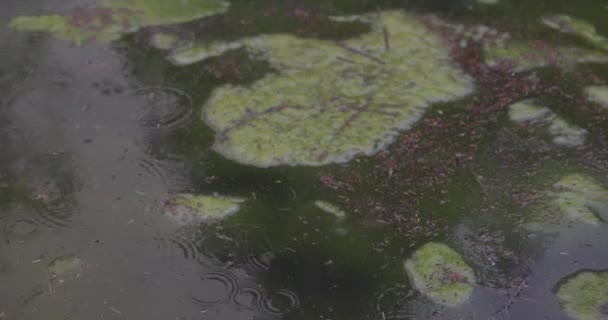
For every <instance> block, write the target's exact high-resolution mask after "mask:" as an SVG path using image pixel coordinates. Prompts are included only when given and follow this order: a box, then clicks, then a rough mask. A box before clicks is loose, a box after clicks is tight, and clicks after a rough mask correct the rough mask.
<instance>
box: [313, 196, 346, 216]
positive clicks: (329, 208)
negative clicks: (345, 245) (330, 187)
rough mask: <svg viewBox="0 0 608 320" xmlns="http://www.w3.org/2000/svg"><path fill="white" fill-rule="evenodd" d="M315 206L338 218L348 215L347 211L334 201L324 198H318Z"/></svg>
mask: <svg viewBox="0 0 608 320" xmlns="http://www.w3.org/2000/svg"><path fill="white" fill-rule="evenodd" d="M315 206H316V207H317V208H319V209H321V211H323V212H325V213H329V214H331V215H333V216H334V217H336V218H337V219H338V220H341V219H344V218H345V217H346V213H345V212H344V211H343V210H342V209H340V207H338V206H336V205H335V204H333V203H330V202H327V201H323V200H317V201H315Z"/></svg>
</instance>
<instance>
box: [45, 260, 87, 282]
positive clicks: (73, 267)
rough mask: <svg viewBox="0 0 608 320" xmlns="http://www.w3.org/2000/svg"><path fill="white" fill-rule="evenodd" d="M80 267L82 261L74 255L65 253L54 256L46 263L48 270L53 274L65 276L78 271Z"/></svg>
mask: <svg viewBox="0 0 608 320" xmlns="http://www.w3.org/2000/svg"><path fill="white" fill-rule="evenodd" d="M81 268H82V261H81V260H80V258H79V257H77V256H75V255H65V256H61V257H57V258H55V259H54V260H53V261H51V262H50V263H49V265H48V270H49V272H50V273H51V274H52V275H53V276H55V277H60V276H66V275H69V274H72V273H75V272H78V271H79V270H80V269H81Z"/></svg>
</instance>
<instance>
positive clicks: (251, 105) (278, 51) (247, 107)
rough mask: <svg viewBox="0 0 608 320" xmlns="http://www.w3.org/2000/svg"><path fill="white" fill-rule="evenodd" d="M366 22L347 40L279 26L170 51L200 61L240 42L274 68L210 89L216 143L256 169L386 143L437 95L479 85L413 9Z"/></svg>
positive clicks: (323, 160) (207, 114)
mask: <svg viewBox="0 0 608 320" xmlns="http://www.w3.org/2000/svg"><path fill="white" fill-rule="evenodd" d="M361 20H362V21H364V20H369V21H371V22H370V23H371V29H372V31H371V32H369V33H367V34H364V35H361V36H359V37H356V38H353V39H350V40H346V41H342V42H336V41H326V40H315V39H303V38H298V37H296V36H292V35H286V34H276V35H262V36H258V37H253V38H246V39H243V40H242V41H239V42H235V43H234V44H223V45H222V44H212V45H203V46H196V45H195V46H193V47H192V49H190V50H178V51H177V52H176V53H175V54H173V55H172V56H171V57H170V60H171V61H173V62H174V63H178V64H185V63H193V62H196V61H198V60H199V59H204V58H206V57H208V56H213V55H217V54H218V53H221V52H222V51H225V49H226V48H228V49H231V48H235V47H238V46H241V45H242V46H243V47H244V48H246V50H247V51H248V52H249V53H250V54H251V55H252V56H254V57H256V58H260V59H265V60H267V61H268V62H269V63H270V65H271V67H272V68H273V69H274V70H276V72H273V73H270V74H268V75H266V76H265V77H264V78H263V79H261V80H258V81H256V82H255V83H253V84H252V85H250V86H235V85H225V86H222V87H220V88H217V89H215V90H214V91H213V92H212V94H211V97H210V98H209V100H208V101H207V104H206V106H205V108H204V109H203V117H204V120H205V122H206V123H207V124H208V125H209V126H210V127H211V128H213V129H214V130H215V131H216V141H215V143H214V149H215V150H216V151H217V152H219V153H221V154H222V155H224V156H226V157H228V158H230V159H233V160H235V161H238V162H240V163H244V164H249V165H254V166H259V167H268V166H276V165H283V164H285V165H310V166H319V165H323V164H329V163H340V162H346V161H348V160H350V159H352V158H354V157H356V156H359V155H372V154H374V153H376V152H377V151H379V150H381V149H383V148H384V147H386V146H387V145H388V144H390V143H391V142H392V141H393V140H394V138H395V137H396V136H397V135H398V134H399V131H401V130H405V129H408V128H409V127H410V126H411V125H412V124H413V123H414V122H416V121H417V120H418V119H420V117H421V116H422V114H423V113H424V111H425V109H426V108H428V106H429V105H430V104H431V103H434V102H440V101H452V100H455V99H458V98H461V97H463V96H465V95H467V94H469V93H470V92H471V91H472V89H473V81H472V79H471V78H470V77H469V76H467V75H465V74H464V73H463V72H462V71H461V70H460V69H458V68H457V67H456V66H454V65H453V64H452V63H451V62H450V58H449V55H448V50H447V48H446V47H445V45H444V44H443V42H442V41H441V40H440V39H439V38H438V37H437V36H436V35H434V34H433V33H432V32H430V31H429V30H428V29H427V28H426V27H425V26H424V25H422V24H421V23H420V22H419V21H418V20H417V19H416V18H415V17H411V16H408V15H404V14H403V13H401V12H398V11H388V12H382V13H380V14H377V15H369V16H364V17H361ZM201 48H208V50H202V51H201V50H200V49H201ZM184 57H186V58H184ZM194 58H198V59H194Z"/></svg>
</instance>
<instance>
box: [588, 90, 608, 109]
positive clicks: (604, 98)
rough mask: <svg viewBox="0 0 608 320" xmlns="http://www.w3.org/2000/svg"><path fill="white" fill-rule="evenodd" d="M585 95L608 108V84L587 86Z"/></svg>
mask: <svg viewBox="0 0 608 320" xmlns="http://www.w3.org/2000/svg"><path fill="white" fill-rule="evenodd" d="M585 96H586V97H587V99H588V100H590V101H593V102H595V103H597V104H599V105H601V106H602V107H604V108H608V86H590V87H587V88H585Z"/></svg>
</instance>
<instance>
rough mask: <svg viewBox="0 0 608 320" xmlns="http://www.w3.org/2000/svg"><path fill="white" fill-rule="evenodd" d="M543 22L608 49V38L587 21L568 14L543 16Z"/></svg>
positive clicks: (597, 46)
mask: <svg viewBox="0 0 608 320" xmlns="http://www.w3.org/2000/svg"><path fill="white" fill-rule="evenodd" d="M542 22H543V23H544V24H545V25H546V26H548V27H550V28H552V29H555V30H557V31H560V32H562V33H566V34H571V35H575V36H577V37H579V38H581V39H583V40H585V41H587V42H588V43H589V44H591V45H594V46H595V47H596V48H599V49H602V50H605V51H608V38H606V37H604V36H602V35H600V34H598V33H597V30H596V29H595V27H594V26H593V25H592V24H591V23H589V22H587V21H584V20H581V19H576V18H573V17H570V16H567V15H547V16H544V17H543V18H542Z"/></svg>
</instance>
